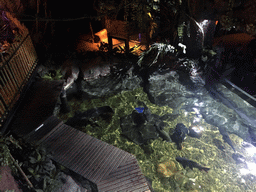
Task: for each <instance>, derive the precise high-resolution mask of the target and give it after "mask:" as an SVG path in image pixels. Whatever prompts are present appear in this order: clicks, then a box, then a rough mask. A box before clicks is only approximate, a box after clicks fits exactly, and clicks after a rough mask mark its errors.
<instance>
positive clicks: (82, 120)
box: [65, 106, 114, 127]
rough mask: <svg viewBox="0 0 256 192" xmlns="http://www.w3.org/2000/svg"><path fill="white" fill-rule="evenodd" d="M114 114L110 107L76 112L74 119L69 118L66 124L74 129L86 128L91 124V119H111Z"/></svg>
mask: <svg viewBox="0 0 256 192" xmlns="http://www.w3.org/2000/svg"><path fill="white" fill-rule="evenodd" d="M113 113H114V111H113V110H112V109H111V107H109V106H104V107H98V108H93V109H89V110H87V111H85V112H76V113H75V115H74V117H71V118H69V119H68V120H67V122H66V123H65V124H66V125H69V126H72V127H76V126H78V127H79V126H86V125H87V124H90V119H91V118H97V117H99V116H101V117H106V119H108V118H110V117H109V116H112V115H113Z"/></svg>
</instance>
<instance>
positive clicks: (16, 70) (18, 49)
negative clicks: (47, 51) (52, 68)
mask: <svg viewBox="0 0 256 192" xmlns="http://www.w3.org/2000/svg"><path fill="white" fill-rule="evenodd" d="M0 59H1V62H0V128H1V127H2V125H3V123H4V121H5V120H6V118H7V116H8V114H9V113H10V111H11V110H12V108H13V107H14V104H15V103H16V101H17V100H18V99H19V98H20V94H21V92H22V90H23V87H24V85H26V83H27V82H28V80H29V78H30V76H31V74H32V72H33V70H34V69H35V67H36V64H37V54H36V51H35V48H34V46H33V43H32V40H31V38H30V35H29V33H28V30H26V31H24V32H23V34H22V37H21V38H20V41H19V42H17V41H15V42H13V43H12V44H11V46H10V48H9V49H8V51H7V52H6V53H3V52H1V51H0Z"/></svg>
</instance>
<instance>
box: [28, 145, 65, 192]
mask: <svg viewBox="0 0 256 192" xmlns="http://www.w3.org/2000/svg"><path fill="white" fill-rule="evenodd" d="M50 157H51V155H50V154H47V153H46V150H45V149H44V148H36V149H35V150H34V151H32V153H31V154H30V156H29V157H28V160H27V161H25V162H24V166H26V167H27V171H28V173H27V175H28V178H30V179H31V181H32V182H33V181H34V187H35V188H37V189H41V190H43V191H44V192H51V191H53V190H54V189H56V188H57V187H58V186H59V185H60V184H61V183H60V171H59V170H58V169H57V168H56V166H55V165H54V164H53V163H52V161H51V159H50ZM37 191H40V190H37Z"/></svg>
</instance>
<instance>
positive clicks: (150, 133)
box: [120, 102, 171, 145]
mask: <svg viewBox="0 0 256 192" xmlns="http://www.w3.org/2000/svg"><path fill="white" fill-rule="evenodd" d="M139 103H140V104H141V105H143V106H144V111H143V112H142V113H139V112H138V111H137V110H136V109H135V110H134V111H133V112H132V114H130V115H127V116H125V117H122V118H120V126H121V129H122V135H123V136H125V137H126V138H128V139H129V140H131V141H133V142H134V143H136V144H138V145H143V144H147V142H148V141H149V140H151V139H157V138H158V137H161V138H162V139H163V140H166V141H168V142H169V141H171V138H170V136H169V134H167V133H166V132H165V131H164V130H163V128H164V126H165V124H164V122H163V119H165V118H166V116H162V117H159V116H158V115H156V114H151V112H150V110H149V109H148V108H147V106H146V105H145V104H144V103H142V102H139Z"/></svg>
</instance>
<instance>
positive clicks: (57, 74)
mask: <svg viewBox="0 0 256 192" xmlns="http://www.w3.org/2000/svg"><path fill="white" fill-rule="evenodd" d="M62 77H63V75H62V73H61V69H57V70H49V72H48V73H47V74H45V75H44V76H43V77H42V78H43V79H48V80H60V79H62Z"/></svg>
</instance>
